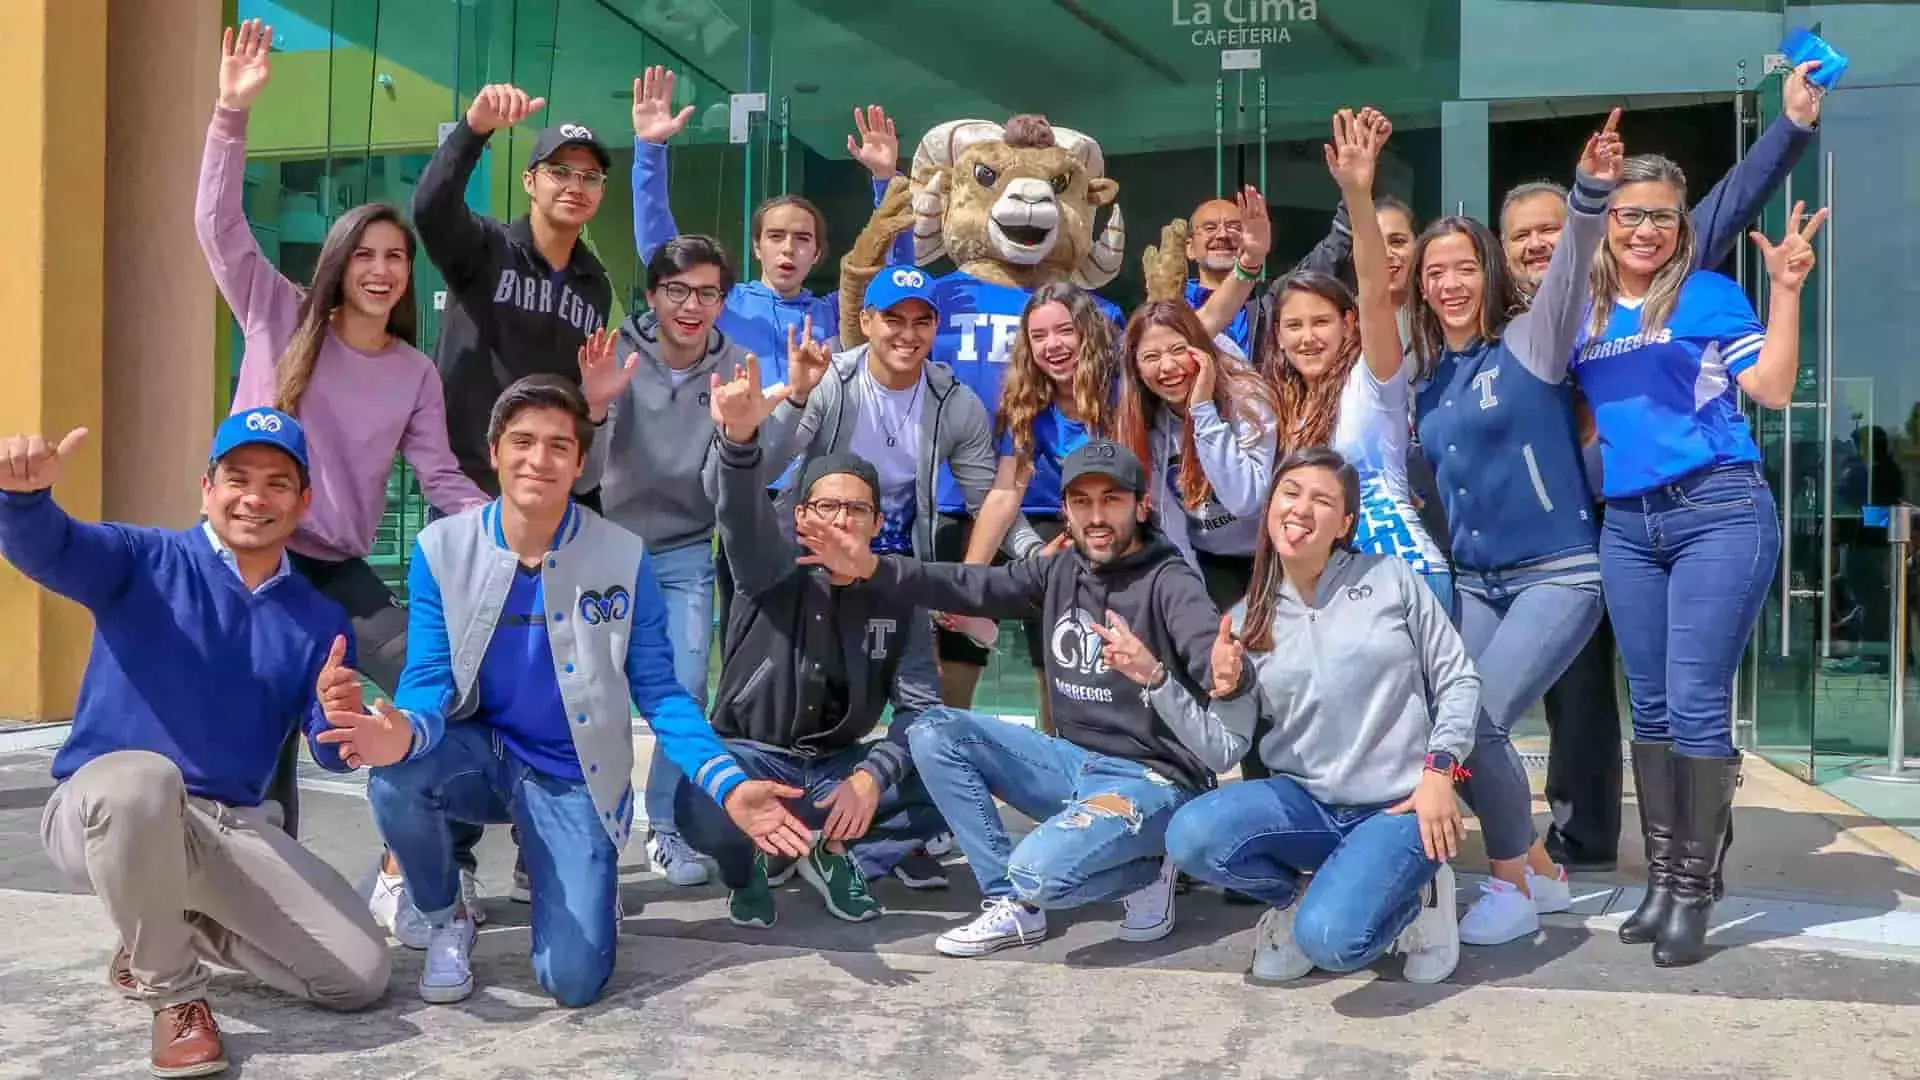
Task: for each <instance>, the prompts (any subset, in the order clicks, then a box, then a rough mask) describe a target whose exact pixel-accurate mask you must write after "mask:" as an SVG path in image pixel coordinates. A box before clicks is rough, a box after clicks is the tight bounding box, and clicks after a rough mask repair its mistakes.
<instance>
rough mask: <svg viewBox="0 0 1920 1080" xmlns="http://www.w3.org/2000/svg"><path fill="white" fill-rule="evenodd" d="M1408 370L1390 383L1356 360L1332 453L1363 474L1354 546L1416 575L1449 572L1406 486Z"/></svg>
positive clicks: (1410, 428)
mask: <svg viewBox="0 0 1920 1080" xmlns="http://www.w3.org/2000/svg"><path fill="white" fill-rule="evenodd" d="M1411 409H1412V397H1411V395H1410V394H1409V392H1408V389H1407V364H1406V362H1405V361H1404V360H1403V361H1402V362H1401V364H1400V370H1399V372H1397V373H1396V374H1395V375H1394V377H1393V378H1391V379H1388V380H1387V381H1386V382H1381V381H1380V380H1378V379H1376V378H1374V377H1373V369H1372V368H1370V367H1368V366H1367V361H1366V358H1365V357H1361V358H1360V359H1359V360H1356V361H1355V362H1354V365H1353V371H1352V373H1351V374H1349V375H1348V376H1347V386H1346V389H1344V390H1342V391H1341V392H1340V414H1339V416H1338V418H1337V419H1336V420H1335V421H1334V425H1333V449H1335V450H1337V451H1339V453H1340V456H1342V457H1344V458H1346V459H1347V460H1348V461H1349V462H1351V463H1352V465H1353V467H1354V469H1356V470H1357V471H1358V472H1359V473H1360V514H1359V522H1358V524H1357V526H1356V529H1355V535H1354V542H1355V544H1356V545H1357V546H1358V547H1359V548H1360V550H1361V551H1370V552H1375V553H1378V554H1381V555H1393V556H1397V557H1399V558H1401V559H1404V560H1406V562H1407V564H1408V565H1409V566H1411V567H1413V569H1414V570H1415V572H1417V573H1422V574H1425V573H1431V572H1433V571H1436V570H1438V571H1444V570H1446V569H1447V562H1446V560H1445V559H1444V558H1442V557H1441V555H1440V549H1439V547H1438V546H1437V545H1435V544H1434V542H1433V538H1432V537H1430V536H1428V535H1427V530H1426V528H1425V527H1424V526H1422V525H1421V524H1420V515H1419V512H1418V511H1416V510H1415V509H1414V508H1413V496H1412V495H1411V493H1410V491H1409V488H1408V485H1407V444H1408V442H1409V441H1410V440H1411V438H1412V434H1413V415H1412V412H1411Z"/></svg>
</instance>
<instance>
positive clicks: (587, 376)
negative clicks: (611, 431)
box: [580, 326, 640, 424]
mask: <svg viewBox="0 0 1920 1080" xmlns="http://www.w3.org/2000/svg"><path fill="white" fill-rule="evenodd" d="M619 344H620V333H619V331H617V330H615V329H613V328H612V327H606V326H603V327H601V328H600V329H598V330H595V331H594V332H593V333H591V334H589V335H587V340H585V341H583V342H581V343H580V392H581V393H582V394H585V395H586V398H587V417H588V418H589V419H591V420H592V421H593V422H594V423H596V424H598V423H600V422H601V421H603V420H605V419H606V418H607V410H608V409H609V408H612V407H613V403H614V402H616V401H618V400H620V395H621V394H623V393H625V392H626V390H627V384H628V383H630V382H632V381H633V373H634V372H635V371H638V370H639V369H640V352H639V350H637V349H636V350H635V351H633V352H632V353H629V354H628V355H627V359H626V362H625V363H622V362H621V361H620V357H619V351H620V350H619Z"/></svg>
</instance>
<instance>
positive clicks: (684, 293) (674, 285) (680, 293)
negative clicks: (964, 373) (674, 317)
mask: <svg viewBox="0 0 1920 1080" xmlns="http://www.w3.org/2000/svg"><path fill="white" fill-rule="evenodd" d="M660 294H661V295H662V296H665V297H666V298H667V303H669V304H672V305H674V306H675V307H679V306H681V305H683V304H685V303H686V302H687V301H688V300H689V299H690V298H693V297H699V299H700V305H701V306H702V307H712V306H713V305H715V304H717V303H719V302H720V301H721V300H722V299H724V298H725V297H726V295H727V293H726V290H724V289H722V288H721V287H720V286H718V285H702V286H700V287H699V288H695V287H694V286H692V285H689V284H687V283H686V282H684V281H669V282H667V283H666V284H665V285H662V286H660Z"/></svg>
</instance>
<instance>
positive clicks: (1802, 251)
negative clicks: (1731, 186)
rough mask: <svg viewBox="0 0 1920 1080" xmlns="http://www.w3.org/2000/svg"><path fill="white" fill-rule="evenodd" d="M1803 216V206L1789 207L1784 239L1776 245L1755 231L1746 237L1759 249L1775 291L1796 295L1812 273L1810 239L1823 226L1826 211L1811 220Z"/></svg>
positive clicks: (1804, 207) (1805, 205)
mask: <svg viewBox="0 0 1920 1080" xmlns="http://www.w3.org/2000/svg"><path fill="white" fill-rule="evenodd" d="M1806 213H1807V204H1806V203H1805V202H1796V203H1794V204H1793V213H1791V214H1789V215H1787V235H1786V236H1784V237H1782V238H1781V240H1780V242H1779V243H1777V244H1776V243H1774V242H1773V241H1771V240H1769V239H1767V234H1765V233H1763V232H1761V231H1760V230H1758V229H1755V230H1753V231H1752V232H1750V233H1748V234H1747V235H1748V236H1750V237H1752V238H1753V242H1754V244H1756V245H1758V247H1759V248H1760V257H1761V258H1762V259H1763V260H1765V261H1766V264H1767V274H1768V276H1770V277H1771V278H1773V284H1774V286H1775V287H1777V288H1782V289H1787V290H1790V291H1792V292H1799V291H1800V286H1802V285H1805V284H1806V283H1807V275H1808V274H1810V273H1812V272H1813V238H1814V236H1815V234H1817V233H1819V231H1820V226H1822V225H1824V224H1826V221H1827V211H1826V208H1825V207H1822V208H1821V209H1820V211H1819V212H1818V213H1816V214H1814V215H1813V217H1811V218H1807V217H1806ZM1803 218H1805V219H1806V220H1805V221H1804V223H1803V222H1802V219H1803Z"/></svg>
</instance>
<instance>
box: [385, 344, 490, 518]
mask: <svg viewBox="0 0 1920 1080" xmlns="http://www.w3.org/2000/svg"><path fill="white" fill-rule="evenodd" d="M420 368H421V374H420V386H419V388H418V389H417V390H416V391H415V392H414V398H413V412H411V413H409V414H408V415H407V430H406V431H405V432H404V433H403V434H402V435H401V436H400V453H401V454H402V455H403V456H404V457H405V458H406V459H407V464H408V465H411V466H413V473H414V475H415V476H416V477H417V478H419V481H420V494H422V495H424V496H426V499H427V503H428V505H430V506H432V507H433V508H434V509H436V510H438V511H440V512H441V513H443V514H448V515H452V514H457V513H459V512H460V511H462V510H465V509H467V508H468V507H470V506H479V505H480V504H481V503H484V502H486V501H488V500H487V493H486V492H484V491H481V490H480V488H479V486H478V485H476V484H474V482H473V481H472V480H469V479H467V474H466V473H463V472H461V471H460V465H459V463H458V462H456V461H455V460H454V458H453V450H452V449H451V448H449V447H448V446H447V401H446V394H445V392H444V391H443V390H442V389H441V386H440V373H439V372H438V371H436V370H434V367H433V365H432V364H431V363H428V362H426V360H425V359H424V358H423V359H422V361H421V364H420Z"/></svg>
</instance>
